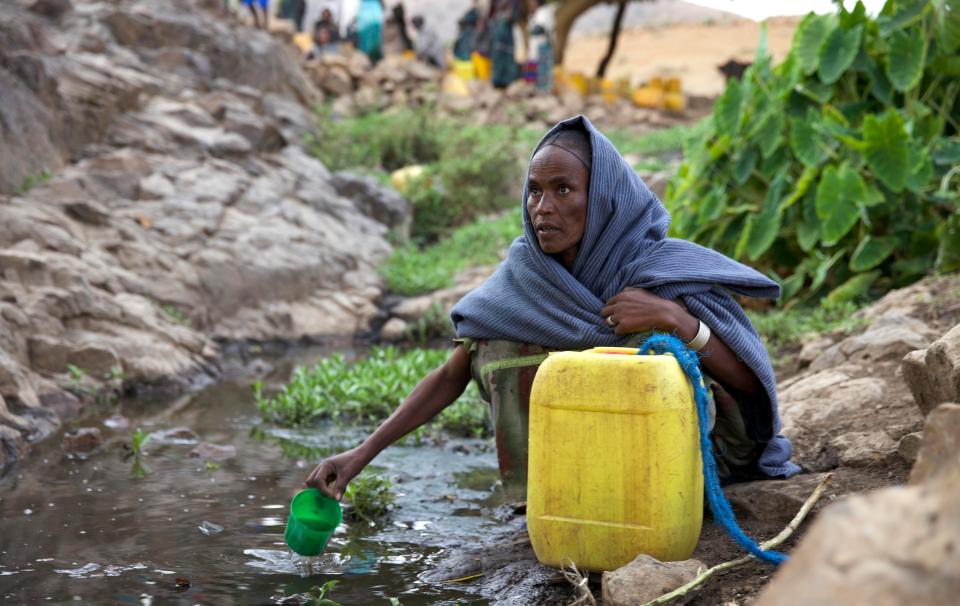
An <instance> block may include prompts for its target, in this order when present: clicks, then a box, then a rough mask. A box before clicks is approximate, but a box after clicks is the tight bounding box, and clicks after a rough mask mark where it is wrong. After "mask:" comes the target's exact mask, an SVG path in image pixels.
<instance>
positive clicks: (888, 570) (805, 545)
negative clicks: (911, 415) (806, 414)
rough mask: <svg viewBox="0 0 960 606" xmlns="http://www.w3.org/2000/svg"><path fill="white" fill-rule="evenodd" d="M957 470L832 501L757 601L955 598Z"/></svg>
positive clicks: (861, 603) (958, 584)
mask: <svg viewBox="0 0 960 606" xmlns="http://www.w3.org/2000/svg"><path fill="white" fill-rule="evenodd" d="M958 537H960V474H954V475H953V476H952V477H951V478H950V481H949V482H946V481H945V482H943V483H942V484H939V483H929V484H925V485H922V486H913V487H910V488H906V489H905V488H899V487H897V488H885V489H882V490H877V491H874V492H871V493H869V494H866V495H854V496H851V497H848V498H846V499H844V500H842V501H840V502H838V503H835V504H832V505H829V506H828V507H826V508H825V509H824V510H823V511H822V512H821V513H820V514H819V515H818V516H817V519H816V521H815V522H814V524H813V526H812V527H811V528H810V530H809V531H808V532H807V534H806V536H804V537H803V539H801V541H800V544H799V545H798V546H797V547H796V548H795V549H794V550H793V551H792V553H791V554H790V560H789V561H788V562H787V563H786V564H785V565H783V566H782V567H781V568H780V570H779V571H778V572H777V574H776V576H775V577H774V578H773V581H772V582H771V583H770V585H768V586H767V587H766V588H765V589H764V590H763V592H762V593H761V594H760V595H759V597H758V598H757V600H756V602H754V604H755V605H756V606H781V605H793V604H796V605H798V606H799V605H801V604H823V605H830V604H836V605H838V606H839V605H843V606H877V605H886V604H889V605H891V606H893V605H897V604H927V605H943V606H947V605H950V604H955V603H956V598H957V594H958V592H960V575H957V571H958V570H960V549H958V548H957V543H958Z"/></svg>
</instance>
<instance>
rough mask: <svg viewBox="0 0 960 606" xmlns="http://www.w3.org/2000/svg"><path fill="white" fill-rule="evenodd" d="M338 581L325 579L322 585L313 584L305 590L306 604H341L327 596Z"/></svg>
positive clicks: (332, 605) (316, 605)
mask: <svg viewBox="0 0 960 606" xmlns="http://www.w3.org/2000/svg"><path fill="white" fill-rule="evenodd" d="M337 584H338V581H327V582H326V583H324V584H323V585H314V586H313V587H311V588H310V589H308V590H307V592H306V597H307V601H306V602H304V604H305V605H306V606H343V605H342V604H340V602H335V601H333V600H331V599H330V598H328V597H327V594H328V593H330V592H331V591H333V590H334V589H335V588H336V587H337Z"/></svg>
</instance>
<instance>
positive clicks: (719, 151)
mask: <svg viewBox="0 0 960 606" xmlns="http://www.w3.org/2000/svg"><path fill="white" fill-rule="evenodd" d="M731 143H733V139H732V138H731V137H730V135H722V136H721V137H720V138H719V139H717V140H716V141H714V143H713V145H711V146H710V149H709V150H708V153H709V154H710V157H711V158H713V159H714V160H719V159H720V158H722V157H723V154H725V153H727V150H728V149H730V144H731Z"/></svg>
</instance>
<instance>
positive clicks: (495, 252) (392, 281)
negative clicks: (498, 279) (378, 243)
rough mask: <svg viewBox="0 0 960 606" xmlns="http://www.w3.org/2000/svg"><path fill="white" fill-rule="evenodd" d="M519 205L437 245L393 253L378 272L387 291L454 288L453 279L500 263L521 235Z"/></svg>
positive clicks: (410, 293)
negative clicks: (507, 248) (458, 275)
mask: <svg viewBox="0 0 960 606" xmlns="http://www.w3.org/2000/svg"><path fill="white" fill-rule="evenodd" d="M521 221H522V219H521V214H520V205H519V204H517V205H516V207H515V208H513V209H511V210H510V211H508V212H506V213H504V214H502V215H499V216H496V217H482V218H479V219H477V220H476V221H474V222H473V223H471V224H469V225H465V226H463V227H460V228H458V229H456V230H454V231H453V232H452V233H450V235H449V236H447V237H444V238H441V239H440V240H438V241H437V242H436V243H434V244H431V245H429V246H426V247H424V248H418V247H416V246H413V245H410V246H406V247H404V248H398V249H396V250H394V252H393V254H392V255H391V256H390V258H389V259H388V260H387V262H386V263H384V264H383V265H382V266H381V267H380V269H379V272H380V275H382V276H383V277H384V279H385V280H386V283H387V288H389V289H390V290H391V291H392V292H395V293H397V294H400V295H404V296H413V295H419V294H423V293H427V292H432V291H434V290H438V289H441V288H448V287H450V286H453V277H454V275H456V273H457V272H458V271H461V270H463V269H466V268H468V267H476V266H479V265H489V264H493V263H497V262H499V260H500V252H501V251H502V250H503V249H505V248H506V247H507V246H508V245H509V244H510V242H512V241H513V240H514V239H515V238H516V237H517V236H519V235H520V234H521Z"/></svg>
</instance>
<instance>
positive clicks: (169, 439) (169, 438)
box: [147, 427, 200, 445]
mask: <svg viewBox="0 0 960 606" xmlns="http://www.w3.org/2000/svg"><path fill="white" fill-rule="evenodd" d="M147 439H148V441H149V442H151V443H153V444H179V445H183V444H196V443H197V442H199V441H200V438H199V437H198V436H197V434H196V433H194V431H193V430H192V429H190V428H189V427H174V428H172V429H163V430H160V431H154V432H151V433H150V435H149V436H148V438H147Z"/></svg>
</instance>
